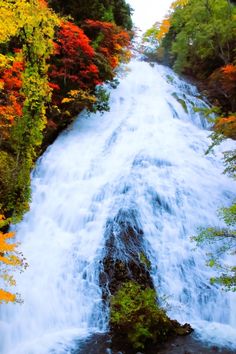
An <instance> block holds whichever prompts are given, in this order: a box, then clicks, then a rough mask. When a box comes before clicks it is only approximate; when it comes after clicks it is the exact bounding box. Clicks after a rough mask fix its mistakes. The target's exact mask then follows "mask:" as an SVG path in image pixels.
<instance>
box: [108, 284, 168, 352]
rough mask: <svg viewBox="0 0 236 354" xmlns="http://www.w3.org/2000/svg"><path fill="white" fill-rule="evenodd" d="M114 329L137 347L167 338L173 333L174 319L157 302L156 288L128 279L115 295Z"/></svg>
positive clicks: (112, 327) (112, 314) (112, 302)
mask: <svg viewBox="0 0 236 354" xmlns="http://www.w3.org/2000/svg"><path fill="white" fill-rule="evenodd" d="M110 316H111V317H110V325H111V330H112V332H114V333H115V334H118V335H122V336H124V337H125V338H126V340H127V342H128V343H129V344H130V345H131V346H132V347H133V348H134V349H143V348H144V347H145V345H146V344H147V343H148V342H149V343H158V342H162V341H164V340H165V339H166V338H167V337H168V335H169V334H171V333H173V324H172V321H171V320H170V319H169V318H168V316H167V315H166V313H165V311H164V310H163V309H162V308H160V307H159V305H158V304H157V298H156V293H155V290H153V289H150V288H146V289H143V288H142V287H141V286H140V285H139V284H137V283H135V282H132V281H130V282H127V283H124V284H123V285H122V287H121V288H120V290H119V291H118V292H117V293H116V294H115V295H114V296H113V297H112V298H111V315H110Z"/></svg>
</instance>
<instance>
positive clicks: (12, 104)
mask: <svg viewBox="0 0 236 354" xmlns="http://www.w3.org/2000/svg"><path fill="white" fill-rule="evenodd" d="M23 70H24V64H23V63H22V62H18V61H15V62H13V64H12V66H11V67H10V68H7V69H6V68H2V70H1V71H0V84H1V87H2V90H1V93H0V127H1V128H3V129H4V128H8V127H9V126H11V125H12V124H13V122H14V119H15V118H16V117H21V116H22V107H23V95H22V94H21V92H20V90H21V88H22V72H23ZM6 135H7V132H6V131H5V132H3V136H5V137H6Z"/></svg>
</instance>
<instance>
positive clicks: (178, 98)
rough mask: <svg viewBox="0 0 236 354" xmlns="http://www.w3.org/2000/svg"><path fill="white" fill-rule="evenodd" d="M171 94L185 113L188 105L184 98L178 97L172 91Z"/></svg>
mask: <svg viewBox="0 0 236 354" xmlns="http://www.w3.org/2000/svg"><path fill="white" fill-rule="evenodd" d="M172 96H173V97H174V98H175V99H176V100H177V101H178V102H179V103H180V104H181V106H182V107H183V110H184V111H185V113H188V107H187V104H186V102H185V100H183V99H182V98H180V97H179V96H178V95H177V93H176V92H174V93H172Z"/></svg>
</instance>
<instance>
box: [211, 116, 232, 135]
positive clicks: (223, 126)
mask: <svg viewBox="0 0 236 354" xmlns="http://www.w3.org/2000/svg"><path fill="white" fill-rule="evenodd" d="M215 130H216V131H217V132H218V133H220V134H223V135H224V136H226V137H227V138H231V139H234V140H236V116H235V115H231V116H229V117H221V118H219V119H218V120H217V122H216V124H215Z"/></svg>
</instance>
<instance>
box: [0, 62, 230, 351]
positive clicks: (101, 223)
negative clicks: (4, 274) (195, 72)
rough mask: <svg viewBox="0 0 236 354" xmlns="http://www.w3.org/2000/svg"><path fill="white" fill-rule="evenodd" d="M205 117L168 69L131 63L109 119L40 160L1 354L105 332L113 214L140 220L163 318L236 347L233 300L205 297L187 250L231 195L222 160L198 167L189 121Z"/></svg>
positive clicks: (199, 265)
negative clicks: (22, 266) (106, 253)
mask: <svg viewBox="0 0 236 354" xmlns="http://www.w3.org/2000/svg"><path fill="white" fill-rule="evenodd" d="M176 95H177V96H178V97H179V99H183V100H184V101H185V102H186V107H185V106H184V105H183V104H182V105H181V103H180V100H179V101H178V100H177V99H176V97H177V96H176ZM204 105H205V103H204V102H203V101H201V99H200V98H199V95H198V93H197V90H196V89H195V88H194V87H193V86H191V85H189V84H187V83H186V82H184V81H181V80H180V79H179V78H178V77H177V76H176V75H175V74H173V72H172V71H171V70H170V69H167V68H164V67H162V66H155V67H151V66H150V65H149V64H147V63H143V62H136V61H133V62H132V63H131V64H130V65H129V72H128V73H127V75H126V76H125V77H124V78H123V79H122V80H121V83H120V85H119V87H118V89H116V90H114V91H113V92H112V93H111V111H110V112H109V113H106V114H104V115H103V116H100V115H99V114H96V115H92V116H90V117H89V118H88V117H87V116H86V115H85V114H84V115H81V116H80V117H79V119H78V120H77V121H76V122H75V124H74V125H73V126H72V127H71V128H70V129H69V130H68V131H67V132H65V133H64V134H62V135H61V136H60V137H59V138H58V139H57V141H56V142H55V143H54V144H53V145H52V146H51V147H50V148H49V149H48V150H47V152H46V153H45V154H44V155H43V157H42V158H41V159H40V160H39V162H38V164H37V167H36V169H35V171H34V173H33V177H32V189H33V196H32V204H31V210H30V212H29V213H28V214H27V215H26V216H25V218H24V221H23V222H22V223H21V224H20V225H18V226H17V235H18V239H19V240H21V243H22V246H21V249H22V252H23V253H24V255H25V257H26V258H27V261H28V263H29V265H30V266H29V268H28V269H27V270H26V271H25V272H24V273H23V274H21V275H19V276H18V279H17V283H18V288H17V290H18V292H19V293H21V296H22V298H23V299H24V303H23V304H22V305H7V306H4V307H3V306H2V309H1V322H0V326H1V334H0V335H1V342H0V352H1V353H4V354H13V353H14V354H16V353H17V354H47V353H55V354H60V353H69V351H70V350H69V348H71V347H72V346H73V339H75V338H83V337H86V336H88V335H89V333H93V332H99V331H100V332H102V331H106V328H107V316H106V311H105V310H104V308H103V306H102V301H101V289H100V288H99V285H98V283H99V281H98V278H99V260H100V259H101V257H102V253H103V246H104V228H105V225H106V222H107V220H108V219H109V218H110V217H112V216H115V215H116V214H117V212H118V211H119V209H120V208H125V209H126V210H129V209H132V210H133V209H134V208H135V210H137V211H138V216H139V223H140V225H141V226H142V229H143V231H144V237H145V242H146V250H147V254H148V255H149V257H150V259H151V261H152V275H153V279H154V282H155V285H156V287H157V291H158V293H159V294H161V295H165V296H168V302H169V304H170V310H169V313H170V315H171V317H172V318H176V319H178V320H179V321H182V322H189V323H191V324H192V326H193V327H194V328H195V329H196V335H198V336H199V337H200V338H201V339H203V340H205V341H208V342H209V341H211V342H214V343H218V344H222V345H228V346H231V347H232V346H233V345H234V344H233V343H234V341H235V339H236V330H235V329H234V328H235V326H236V323H235V319H236V313H235V309H233V300H235V297H234V298H233V295H229V294H224V293H223V294H222V293H221V292H220V291H219V290H217V289H216V288H214V287H212V286H210V285H209V277H210V275H211V274H210V272H211V271H210V270H209V268H207V267H205V260H204V252H203V251H201V250H200V249H198V250H193V248H194V245H193V243H192V242H191V241H190V237H191V236H192V235H194V234H195V233H196V230H197V227H199V226H202V225H212V224H217V223H218V219H217V216H216V210H217V208H218V207H220V206H222V205H229V203H230V202H231V200H232V197H233V194H235V187H234V182H233V181H232V180H230V179H229V178H227V177H226V176H225V175H222V170H223V167H222V163H221V160H220V152H218V153H217V156H213V155H210V156H205V155H204V152H205V151H206V149H207V147H208V145H209V139H208V138H207V137H208V135H209V131H207V130H206V124H205V121H204V120H203V119H202V118H201V116H200V114H199V113H195V112H194V109H193V107H194V106H204ZM233 189H234V190H233Z"/></svg>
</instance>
